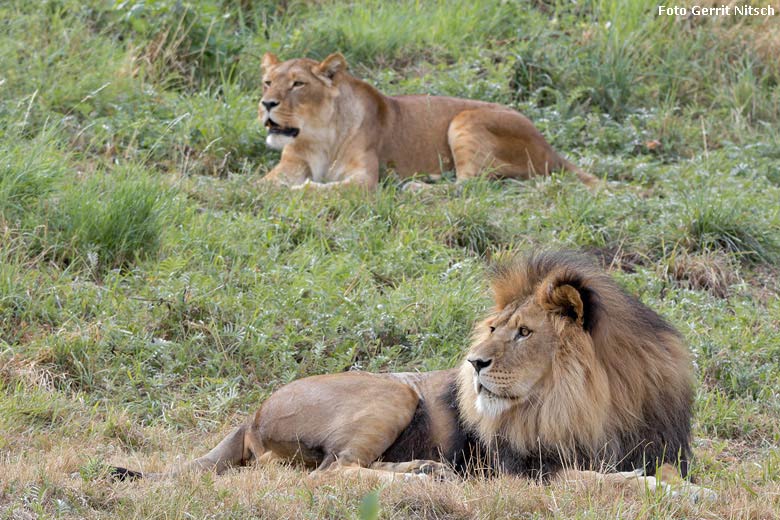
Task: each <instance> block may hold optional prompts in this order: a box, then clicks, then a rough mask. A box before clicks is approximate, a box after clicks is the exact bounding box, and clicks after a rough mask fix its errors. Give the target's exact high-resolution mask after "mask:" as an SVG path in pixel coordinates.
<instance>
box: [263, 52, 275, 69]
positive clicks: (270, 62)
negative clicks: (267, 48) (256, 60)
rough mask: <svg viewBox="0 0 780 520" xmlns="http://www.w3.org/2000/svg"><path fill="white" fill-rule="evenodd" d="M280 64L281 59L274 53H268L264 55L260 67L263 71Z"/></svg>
mask: <svg viewBox="0 0 780 520" xmlns="http://www.w3.org/2000/svg"><path fill="white" fill-rule="evenodd" d="M278 64H279V58H277V57H276V54H274V53H273V52H266V53H265V54H263V61H262V63H261V64H260V67H262V69H263V70H268V69H270V68H271V67H273V66H274V65H278Z"/></svg>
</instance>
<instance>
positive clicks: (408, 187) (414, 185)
mask: <svg viewBox="0 0 780 520" xmlns="http://www.w3.org/2000/svg"><path fill="white" fill-rule="evenodd" d="M430 187H431V185H430V184H426V183H424V182H420V181H409V182H407V183H406V184H404V185H403V187H401V189H402V190H403V191H408V192H411V193H419V192H421V191H423V190H427V189H428V188H430Z"/></svg>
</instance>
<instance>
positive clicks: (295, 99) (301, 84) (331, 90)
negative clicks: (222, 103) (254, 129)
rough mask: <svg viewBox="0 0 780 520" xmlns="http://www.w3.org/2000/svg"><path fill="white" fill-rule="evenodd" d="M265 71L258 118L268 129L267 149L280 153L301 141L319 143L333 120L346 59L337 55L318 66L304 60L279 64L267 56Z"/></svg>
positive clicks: (274, 58) (264, 61)
mask: <svg viewBox="0 0 780 520" xmlns="http://www.w3.org/2000/svg"><path fill="white" fill-rule="evenodd" d="M262 69H263V97H262V98H261V99H260V105H259V109H258V115H259V117H260V121H261V122H262V123H263V125H264V126H265V127H266V128H267V129H268V137H267V138H266V143H267V144H268V146H270V147H271V148H276V149H281V148H283V147H284V146H285V145H287V144H289V143H291V142H293V141H294V140H295V139H298V138H311V139H317V136H318V132H322V131H323V130H324V129H326V128H327V126H328V123H329V122H330V121H331V120H332V119H333V115H334V112H335V103H334V101H335V99H336V98H337V97H338V95H339V89H338V87H337V85H336V82H337V81H338V74H339V72H342V71H345V70H346V69H347V62H346V60H344V57H343V56H342V55H341V54H338V53H337V54H331V55H330V56H328V57H327V58H325V59H324V60H323V61H322V62H319V63H318V62H316V61H314V60H310V59H305V58H301V59H295V60H288V61H285V62H280V61H279V59H278V58H277V57H276V56H275V55H273V54H271V53H266V54H265V56H263V63H262Z"/></svg>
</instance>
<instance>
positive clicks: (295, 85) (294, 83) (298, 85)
mask: <svg viewBox="0 0 780 520" xmlns="http://www.w3.org/2000/svg"><path fill="white" fill-rule="evenodd" d="M305 84H306V83H304V82H303V81H294V82H293V88H296V87H302V86H304V85H305Z"/></svg>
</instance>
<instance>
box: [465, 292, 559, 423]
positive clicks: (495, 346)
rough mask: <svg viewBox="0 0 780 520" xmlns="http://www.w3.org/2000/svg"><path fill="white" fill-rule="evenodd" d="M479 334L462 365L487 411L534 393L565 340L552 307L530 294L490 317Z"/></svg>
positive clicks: (498, 411) (505, 407) (481, 408)
mask: <svg viewBox="0 0 780 520" xmlns="http://www.w3.org/2000/svg"><path fill="white" fill-rule="evenodd" d="M476 336H477V341H475V342H474V344H473V345H472V347H471V349H470V350H469V352H468V355H467V356H466V362H465V363H464V366H463V368H462V370H463V371H464V372H466V373H467V374H468V377H470V378H471V380H472V384H473V387H474V392H475V399H476V401H475V404H476V408H477V411H478V412H479V413H480V414H482V415H486V416H498V415H500V414H501V413H502V412H504V411H505V410H508V409H509V408H511V407H512V406H513V405H514V404H519V403H522V402H525V401H527V400H528V399H530V398H531V397H532V396H533V395H534V393H535V391H536V389H537V386H538V385H539V384H540V382H541V381H542V380H543V379H544V378H545V376H547V375H548V374H549V372H550V370H551V367H552V363H553V359H554V357H555V353H556V351H557V350H558V349H559V348H560V346H561V339H560V337H559V335H558V333H557V331H556V330H555V327H554V326H553V321H552V320H551V319H549V312H546V311H545V310H543V309H542V307H541V306H539V305H538V304H537V303H536V302H535V301H533V300H532V299H529V300H528V301H526V302H524V303H521V304H517V305H509V306H507V307H505V308H504V309H502V310H500V311H499V312H497V313H496V314H495V315H494V316H491V317H489V318H487V319H486V320H484V321H483V322H482V323H480V324H479V325H478V329H477V331H476Z"/></svg>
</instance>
